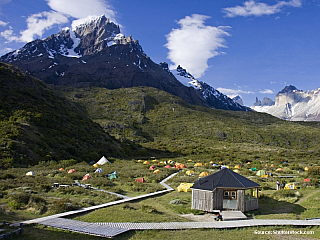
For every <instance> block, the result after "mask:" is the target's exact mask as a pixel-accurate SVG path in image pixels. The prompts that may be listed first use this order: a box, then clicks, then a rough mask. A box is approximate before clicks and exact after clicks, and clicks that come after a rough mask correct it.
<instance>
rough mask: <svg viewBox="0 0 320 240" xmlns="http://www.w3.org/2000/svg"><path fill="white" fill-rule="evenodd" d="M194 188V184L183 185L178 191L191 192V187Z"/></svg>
mask: <svg viewBox="0 0 320 240" xmlns="http://www.w3.org/2000/svg"><path fill="white" fill-rule="evenodd" d="M192 186H193V183H181V184H180V185H179V186H178V187H177V189H178V192H191V187H192Z"/></svg>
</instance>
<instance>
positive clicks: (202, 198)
mask: <svg viewBox="0 0 320 240" xmlns="http://www.w3.org/2000/svg"><path fill="white" fill-rule="evenodd" d="M213 200H214V199H213V193H212V192H211V191H201V190H197V189H192V201H191V209H198V210H202V211H207V212H212V210H213Z"/></svg>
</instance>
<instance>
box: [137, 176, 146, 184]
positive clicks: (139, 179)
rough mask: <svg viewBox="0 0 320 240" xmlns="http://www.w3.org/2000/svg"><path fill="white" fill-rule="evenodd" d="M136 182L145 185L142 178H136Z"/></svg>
mask: <svg viewBox="0 0 320 240" xmlns="http://www.w3.org/2000/svg"><path fill="white" fill-rule="evenodd" d="M136 182H141V183H145V182H146V180H145V179H144V178H143V177H142V178H138V179H136Z"/></svg>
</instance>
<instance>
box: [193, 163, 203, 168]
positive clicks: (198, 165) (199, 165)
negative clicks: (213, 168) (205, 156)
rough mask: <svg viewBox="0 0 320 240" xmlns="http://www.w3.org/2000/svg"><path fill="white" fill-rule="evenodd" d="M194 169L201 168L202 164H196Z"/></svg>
mask: <svg viewBox="0 0 320 240" xmlns="http://www.w3.org/2000/svg"><path fill="white" fill-rule="evenodd" d="M194 167H202V163H196V164H195V165H194Z"/></svg>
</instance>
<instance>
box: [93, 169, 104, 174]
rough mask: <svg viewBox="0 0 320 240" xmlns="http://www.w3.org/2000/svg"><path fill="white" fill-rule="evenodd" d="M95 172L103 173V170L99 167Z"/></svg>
mask: <svg viewBox="0 0 320 240" xmlns="http://www.w3.org/2000/svg"><path fill="white" fill-rule="evenodd" d="M94 172H95V173H101V172H103V170H102V169H101V168H97V170H95V171H94Z"/></svg>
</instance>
